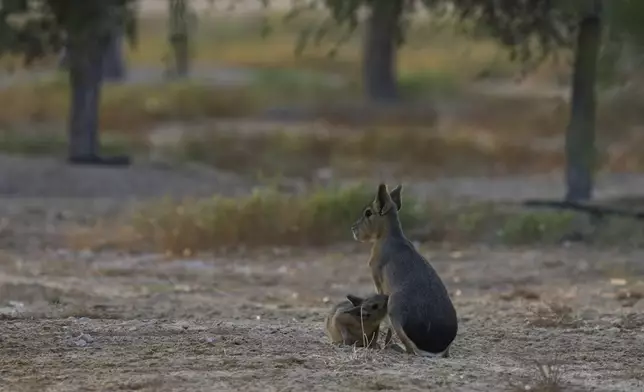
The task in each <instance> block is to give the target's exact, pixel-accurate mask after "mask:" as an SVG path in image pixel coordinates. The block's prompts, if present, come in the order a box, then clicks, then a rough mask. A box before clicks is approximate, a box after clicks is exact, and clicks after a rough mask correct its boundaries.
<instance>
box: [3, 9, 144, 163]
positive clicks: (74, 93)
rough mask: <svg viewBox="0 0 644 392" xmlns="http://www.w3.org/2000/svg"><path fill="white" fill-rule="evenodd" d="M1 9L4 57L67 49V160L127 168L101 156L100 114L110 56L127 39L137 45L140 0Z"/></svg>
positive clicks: (119, 160) (28, 58)
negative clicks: (136, 17) (5, 54)
mask: <svg viewBox="0 0 644 392" xmlns="http://www.w3.org/2000/svg"><path fill="white" fill-rule="evenodd" d="M0 4H1V7H2V8H1V9H0V32H1V34H0V36H1V37H2V39H1V42H0V51H1V52H0V53H13V54H20V55H23V56H24V60H25V63H26V64H27V65H28V64H30V63H31V62H32V61H33V60H35V59H37V58H41V57H45V56H49V55H54V54H56V53H60V50H61V49H62V48H63V47H65V50H66V52H67V54H66V55H67V61H68V69H69V80H70V88H71V97H70V100H71V105H70V108H71V109H70V113H69V160H70V161H71V162H74V163H94V164H126V163H128V162H129V160H128V159H127V158H126V157H112V158H105V157H101V156H100V155H99V138H98V116H99V113H98V110H99V102H100V97H101V86H102V82H103V77H104V69H105V68H104V67H105V66H106V61H105V60H106V54H107V53H109V52H110V48H112V47H113V46H114V45H116V46H118V45H119V43H118V39H119V38H118V37H120V36H122V35H123V34H125V35H126V36H127V37H128V38H130V41H131V42H132V43H134V42H135V36H136V34H135V32H136V28H135V27H136V24H135V18H134V16H135V9H134V6H135V5H136V0H101V1H85V0H31V1H28V0H5V1H2V3H0Z"/></svg>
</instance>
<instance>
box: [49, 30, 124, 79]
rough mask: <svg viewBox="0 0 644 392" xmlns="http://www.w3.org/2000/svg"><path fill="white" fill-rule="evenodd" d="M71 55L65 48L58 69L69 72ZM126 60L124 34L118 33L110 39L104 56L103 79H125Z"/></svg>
mask: <svg viewBox="0 0 644 392" xmlns="http://www.w3.org/2000/svg"><path fill="white" fill-rule="evenodd" d="M68 57H69V55H68V50H67V48H63V51H62V53H61V54H60V57H59V59H58V67H59V68H61V69H64V70H69V67H70V65H69V58H68ZM125 69H126V67H125V60H124V58H123V33H122V32H118V33H116V34H114V36H112V37H110V40H109V42H108V44H107V46H106V47H105V53H104V54H103V79H104V80H115V81H116V80H123V78H124V77H125Z"/></svg>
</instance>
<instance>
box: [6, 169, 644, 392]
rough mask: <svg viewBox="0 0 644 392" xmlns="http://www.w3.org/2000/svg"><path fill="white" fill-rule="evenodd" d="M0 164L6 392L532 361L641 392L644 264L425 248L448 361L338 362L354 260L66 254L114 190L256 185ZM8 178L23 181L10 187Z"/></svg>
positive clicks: (397, 380) (416, 374)
mask: <svg viewBox="0 0 644 392" xmlns="http://www.w3.org/2000/svg"><path fill="white" fill-rule="evenodd" d="M3 159H4V161H3V162H4V163H5V165H3V166H2V168H0V183H1V184H3V185H4V188H3V189H2V190H1V191H2V200H1V201H0V216H1V217H2V219H1V220H0V248H1V249H2V251H1V252H0V347H1V348H2V349H1V350H0V390H2V391H114V390H139V391H239V390H244V391H363V390H364V391H366V390H379V391H387V390H400V391H427V390H437V391H506V390H507V391H517V390H519V389H517V388H518V386H521V388H523V390H525V385H529V386H531V387H532V389H530V390H535V389H534V387H535V386H536V383H537V382H538V381H539V380H540V377H539V376H538V367H537V365H535V361H536V362H540V363H549V362H554V363H556V365H555V368H556V369H557V371H558V372H559V373H560V375H561V376H560V377H561V379H562V380H561V381H560V383H561V385H562V387H563V389H562V390H564V391H625V392H629V391H642V390H644V299H640V297H638V295H636V294H637V293H644V287H643V286H642V285H644V263H642V260H644V252H643V251H641V250H632V249H631V250H617V249H616V250H597V249H590V248H584V247H569V248H563V247H561V248H548V249H535V248H514V249H509V248H494V249H489V248H484V247H470V248H463V249H447V248H444V249H438V248H436V247H432V246H429V245H426V244H423V245H421V247H420V249H421V251H422V253H423V254H424V255H426V256H427V257H428V258H429V259H430V261H431V262H432V264H433V265H434V266H435V268H436V269H437V270H438V271H439V273H440V274H441V276H442V277H443V279H444V281H445V282H446V284H447V286H448V289H449V291H450V292H451V294H452V297H453V300H454V302H455V306H456V308H457V311H458V314H459V318H460V330H459V335H458V337H457V339H456V341H455V343H454V346H453V348H452V350H451V354H452V356H451V358H448V359H425V358H417V357H411V356H408V355H405V354H399V353H397V352H393V351H389V350H368V349H354V348H351V347H335V346H333V345H331V344H330V343H329V342H328V341H327V338H326V337H325V335H324V331H323V319H324V316H325V315H326V313H327V311H328V309H329V308H330V306H331V304H332V303H333V302H335V301H339V300H341V299H342V298H343V296H344V295H345V294H347V293H356V294H367V293H369V292H371V291H372V284H371V281H370V277H369V272H368V269H367V265H366V260H367V254H368V249H367V248H365V247H364V246H363V245H359V244H350V243H349V244H346V245H342V246H340V245H338V246H336V247H333V248H328V249H307V250H298V251H293V250H291V251H287V250H283V249H273V250H267V251H264V252H258V253H249V254H244V255H238V256H227V257H223V256H212V255H200V256H198V257H197V256H194V257H189V258H166V257H164V256H162V255H155V254H126V253H119V252H116V251H107V250H106V251H103V252H89V251H72V250H69V249H68V248H67V247H66V242H65V236H64V232H65V229H66V228H68V227H71V226H74V225H79V224H80V225H91V224H93V222H95V221H96V220H97V219H101V218H104V217H106V216H114V215H115V214H117V213H119V212H121V211H124V210H125V209H127V208H128V206H129V205H130V204H129V203H130V202H129V201H128V199H127V198H124V197H121V196H122V195H121V194H119V192H122V193H123V195H124V194H129V195H130V196H132V195H134V196H136V194H137V192H138V193H139V197H140V198H146V197H150V196H153V195H154V194H155V192H159V193H157V194H161V193H163V192H171V191H172V190H173V189H174V190H176V192H177V193H178V194H181V193H189V192H190V191H191V190H192V191H193V192H194V193H195V194H201V193H206V192H208V191H210V192H213V191H216V189H219V191H220V192H230V193H231V194H234V193H235V192H242V193H243V192H246V191H248V189H250V188H249V185H248V184H245V183H244V182H243V181H241V180H235V179H234V178H232V177H229V176H228V175H224V174H222V173H214V172H213V173H201V174H195V173H193V172H190V173H192V174H191V175H192V176H193V177H190V176H189V175H188V172H181V171H172V170H169V169H168V170H165V171H162V173H161V170H160V169H153V168H148V167H142V168H141V167H138V168H136V167H135V168H131V169H128V172H118V173H120V174H118V175H117V174H116V173H115V172H113V171H112V170H113V169H82V168H68V167H66V166H64V165H60V166H56V164H54V163H53V162H52V161H46V160H42V161H41V160H25V161H24V162H23V164H21V165H18V166H13V167H12V166H10V165H8V162H12V164H14V165H16V162H18V161H16V160H15V159H14V158H6V157H3ZM29 162H30V164H31V165H32V166H30V167H31V169H29V167H27V166H25V165H27V164H28V163H29ZM45 163H47V164H45ZM8 167H12V169H11V170H8V169H7V168H8ZM19 167H21V168H22V170H26V171H25V172H22V175H23V176H27V175H31V176H32V177H22V178H23V181H18V179H16V178H17V177H16V176H17V175H18V174H16V173H17V171H18V170H19ZM26 167H27V168H26ZM33 167H38V168H39V169H38V170H39V171H37V172H40V171H43V170H44V171H45V172H46V170H51V172H50V175H49V176H46V175H41V177H37V176H35V174H34V173H35V172H33V171H29V170H35V169H33ZM101 170H103V171H101ZM88 171H89V172H88ZM12 173H13V174H12ZM163 173H164V174H163ZM12 176H13V177H12ZM75 176H76V177H75ZM155 176H156V177H155ZM199 176H203V177H199ZM26 178H31V179H32V180H33V181H27V180H25V179H26ZM81 178H93V179H94V180H93V181H87V183H86V184H85V187H81V186H80V185H79V184H80V183H81V182H80V179H81ZM11 179H13V180H11ZM163 179H165V180H163ZM206 179H208V181H209V182H206ZM10 180H11V181H10ZM128 181H129V182H130V183H128ZM144 181H147V182H144ZM191 181H192V182H191ZM119 183H120V184H122V185H121V188H118V186H117V184H119ZM204 183H208V184H210V185H209V186H210V188H208V189H205V188H204V186H203V185H201V187H199V186H197V185H199V184H204ZM34 184H36V185H34ZM74 184H75V185H74ZM128 184H129V185H128ZM135 184H139V185H138V187H137V186H136V185H135ZM100 186H103V187H104V191H105V193H101V192H100V189H101V188H100ZM110 189H111V190H110ZM118 189H121V191H118ZM99 196H101V197H99ZM611 279H612V280H611ZM638 290H640V291H638ZM625 293H631V295H630V296H629V295H626V294H625Z"/></svg>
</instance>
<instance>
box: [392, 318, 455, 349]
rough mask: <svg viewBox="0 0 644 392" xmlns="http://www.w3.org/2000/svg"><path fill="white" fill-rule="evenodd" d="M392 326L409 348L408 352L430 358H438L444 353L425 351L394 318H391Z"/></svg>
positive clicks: (406, 347)
mask: <svg viewBox="0 0 644 392" xmlns="http://www.w3.org/2000/svg"><path fill="white" fill-rule="evenodd" d="M390 321H391V327H392V328H393V329H394V331H396V336H398V339H400V341H401V342H402V344H403V345H404V346H405V349H406V350H407V353H408V354H414V355H418V356H420V357H429V358H436V357H439V356H442V354H443V353H440V354H434V353H430V352H428V351H424V350H421V349H419V348H418V347H417V346H416V344H415V343H414V342H412V341H411V339H409V337H408V336H407V334H406V333H405V331H404V330H403V329H402V326H401V325H400V324H399V323H397V322H396V321H394V320H391V319H390Z"/></svg>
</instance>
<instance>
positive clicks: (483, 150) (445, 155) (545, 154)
mask: <svg viewBox="0 0 644 392" xmlns="http://www.w3.org/2000/svg"><path fill="white" fill-rule="evenodd" d="M178 148H179V151H177V154H178V155H179V157H180V158H181V159H184V160H195V161H199V162H207V163H209V164H212V165H213V166H216V167H218V168H224V169H227V170H233V171H236V172H239V173H244V174H251V175H261V176H269V177H274V176H287V177H289V176H302V177H305V178H310V177H311V175H315V173H316V172H317V171H319V170H322V169H324V170H328V169H331V170H333V171H334V172H337V173H340V174H348V175H365V174H370V173H373V172H374V171H377V170H378V167H380V166H381V165H382V166H383V167H384V165H386V166H387V170H393V171H394V172H397V173H399V174H407V175H415V174H422V176H423V177H428V176H434V175H445V174H446V173H450V174H493V173H494V174H504V173H526V172H544V171H549V170H552V169H555V168H558V167H561V165H562V162H563V155H562V153H561V152H560V151H554V152H550V151H538V150H534V149H532V148H531V147H530V146H529V145H528V144H522V143H520V142H518V141H517V139H514V140H511V139H509V138H505V137H503V136H502V135H489V134H487V135H486V134H484V133H483V132H479V133H478V134H476V132H474V131H467V130H464V131H463V132H458V131H456V130H454V131H453V132H445V133H441V132H438V131H435V130H427V129H422V130H418V129H405V128H402V129H401V128H392V127H378V128H374V129H363V130H350V129H349V130H347V129H343V128H337V129H333V128H331V129H329V130H322V131H321V132H310V131H307V130H304V129H303V130H301V131H290V130H283V131H281V130H276V131H273V132H265V133H259V132H258V133H252V132H251V133H236V132H229V131H224V130H222V131H216V130H214V131H209V132H204V133H202V134H200V135H197V134H194V135H192V136H189V137H186V138H185V139H184V141H183V142H182V143H181V144H180V146H179V147H178Z"/></svg>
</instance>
